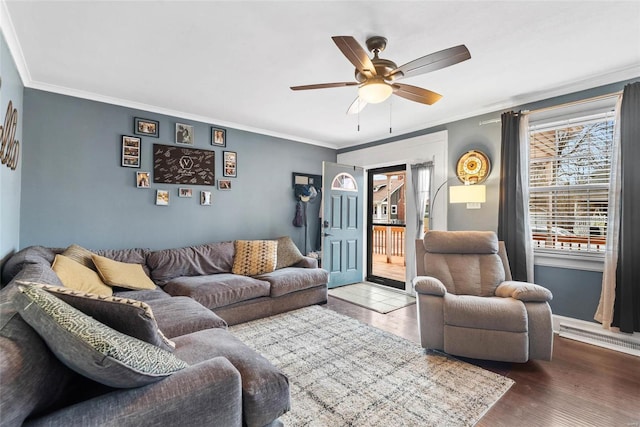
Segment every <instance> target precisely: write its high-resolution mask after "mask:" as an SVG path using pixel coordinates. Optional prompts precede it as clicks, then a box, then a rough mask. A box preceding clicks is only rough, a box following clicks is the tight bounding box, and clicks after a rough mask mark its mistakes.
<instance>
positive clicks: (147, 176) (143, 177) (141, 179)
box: [136, 172, 151, 188]
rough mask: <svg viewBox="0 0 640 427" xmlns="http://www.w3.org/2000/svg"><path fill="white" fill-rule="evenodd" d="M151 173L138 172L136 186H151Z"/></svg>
mask: <svg viewBox="0 0 640 427" xmlns="http://www.w3.org/2000/svg"><path fill="white" fill-rule="evenodd" d="M150 183H151V173H149V172H136V186H137V187H138V188H150Z"/></svg>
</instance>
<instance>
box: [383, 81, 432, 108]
mask: <svg viewBox="0 0 640 427" xmlns="http://www.w3.org/2000/svg"><path fill="white" fill-rule="evenodd" d="M392 86H393V89H394V91H393V93H394V94H395V95H398V96H400V97H402V98H406V99H408V100H410V101H415V102H420V103H422V104H427V105H431V104H435V103H436V102H438V101H439V100H440V98H442V95H440V94H439V93H435V92H432V91H430V90H427V89H423V88H421V87H417V86H411V85H405V84H402V83H395V84H393V85H392Z"/></svg>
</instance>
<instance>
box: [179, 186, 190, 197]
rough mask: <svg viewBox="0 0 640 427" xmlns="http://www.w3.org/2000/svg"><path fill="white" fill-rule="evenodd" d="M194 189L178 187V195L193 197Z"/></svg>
mask: <svg viewBox="0 0 640 427" xmlns="http://www.w3.org/2000/svg"><path fill="white" fill-rule="evenodd" d="M192 196H193V190H192V189H190V188H182V187H181V188H178V197H192Z"/></svg>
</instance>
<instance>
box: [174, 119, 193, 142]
mask: <svg viewBox="0 0 640 427" xmlns="http://www.w3.org/2000/svg"><path fill="white" fill-rule="evenodd" d="M193 141H195V131H194V129H193V126H191V125H185V124H182V123H176V144H185V145H193Z"/></svg>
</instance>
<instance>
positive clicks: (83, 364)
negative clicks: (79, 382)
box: [14, 285, 188, 388]
mask: <svg viewBox="0 0 640 427" xmlns="http://www.w3.org/2000/svg"><path fill="white" fill-rule="evenodd" d="M19 289H20V292H19V293H17V294H16V296H15V300H14V303H15V304H16V308H17V309H18V312H19V313H20V315H21V316H22V318H23V319H24V320H25V321H26V322H27V323H28V324H29V325H31V327H32V328H33V329H35V330H36V332H38V334H39V335H40V337H42V339H43V340H44V341H45V342H46V343H47V345H48V346H49V348H50V349H51V351H52V352H53V353H54V354H55V355H56V357H58V359H60V361H61V362H62V363H64V364H65V365H67V366H68V367H69V368H71V369H73V370H74V371H76V372H78V373H79V374H81V375H84V376H86V377H88V378H91V379H92V380H94V381H97V382H99V383H102V384H105V385H107V386H110V387H118V388H132V387H139V386H143V385H147V384H151V383H154V382H156V381H160V380H161V379H163V378H165V377H167V376H169V375H171V374H172V373H174V372H177V371H179V370H181V369H184V368H186V367H188V365H187V363H185V362H184V361H182V360H180V359H178V358H177V357H175V356H174V355H173V354H171V353H169V352H168V351H166V350H163V349H161V348H159V347H157V346H155V345H152V344H149V343H146V342H144V341H140V340H138V339H136V338H133V337H130V336H127V335H125V334H122V333H120V332H118V331H115V330H113V329H111V328H109V327H108V326H106V325H103V324H102V323H100V322H98V321H97V320H95V319H92V318H91V317H89V316H87V315H86V314H84V313H82V312H81V311H79V310H77V309H75V308H73V307H71V306H70V305H69V304H67V303H65V302H64V301H62V300H60V299H58V298H56V297H55V296H53V295H51V294H49V293H48V292H46V291H44V290H42V289H39V288H38V287H35V286H30V285H19Z"/></svg>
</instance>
